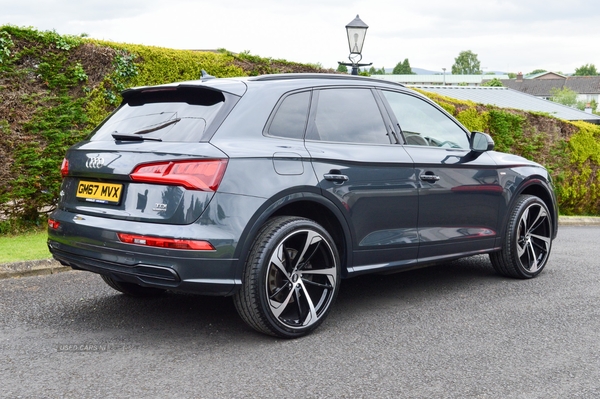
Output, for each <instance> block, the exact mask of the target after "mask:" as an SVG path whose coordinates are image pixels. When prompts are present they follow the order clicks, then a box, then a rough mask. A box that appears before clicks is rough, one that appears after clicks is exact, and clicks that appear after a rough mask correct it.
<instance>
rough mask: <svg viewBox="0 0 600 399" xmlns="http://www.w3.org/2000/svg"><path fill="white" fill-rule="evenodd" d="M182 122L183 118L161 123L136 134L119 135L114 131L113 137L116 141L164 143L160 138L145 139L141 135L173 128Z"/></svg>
mask: <svg viewBox="0 0 600 399" xmlns="http://www.w3.org/2000/svg"><path fill="white" fill-rule="evenodd" d="M180 120H181V118H175V119H171V120H168V121H166V122H163V123H159V124H158V125H155V126H152V127H149V128H146V129H142V130H138V131H137V132H134V133H119V132H117V131H114V132H113V134H112V137H113V139H115V140H123V141H144V140H152V141H162V140H161V139H159V138H155V137H143V136H141V135H142V134H146V133H151V132H155V131H157V130H160V129H163V128H165V127H167V126H171V125H173V124H175V123H177V122H179V121H180Z"/></svg>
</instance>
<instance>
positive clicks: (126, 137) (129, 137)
mask: <svg viewBox="0 0 600 399" xmlns="http://www.w3.org/2000/svg"><path fill="white" fill-rule="evenodd" d="M112 137H113V139H115V140H118V141H144V140H149V141H162V139H159V138H158V137H144V136H139V135H137V134H128V133H117V132H115V133H113V134H112Z"/></svg>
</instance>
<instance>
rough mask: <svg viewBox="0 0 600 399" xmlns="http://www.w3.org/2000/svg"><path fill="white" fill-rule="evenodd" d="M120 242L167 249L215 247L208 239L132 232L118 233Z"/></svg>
mask: <svg viewBox="0 0 600 399" xmlns="http://www.w3.org/2000/svg"><path fill="white" fill-rule="evenodd" d="M117 236H118V237H119V240H121V242H124V243H126V244H135V245H145V246H149V247H160V248H169V249H187V250H196V251H214V250H215V247H213V245H212V244H211V243H210V242H208V241H201V240H179V239H176V238H162V237H150V236H140V235H134V234H125V233H118V234H117Z"/></svg>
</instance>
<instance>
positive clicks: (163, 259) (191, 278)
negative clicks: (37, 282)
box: [48, 210, 241, 296]
mask: <svg viewBox="0 0 600 399" xmlns="http://www.w3.org/2000/svg"><path fill="white" fill-rule="evenodd" d="M51 217H52V219H54V220H56V221H58V222H59V227H58V228H56V229H49V230H48V248H49V250H50V252H51V253H52V256H53V257H54V258H55V259H56V260H58V261H59V262H60V263H62V264H63V265H67V266H70V267H72V268H74V269H79V270H87V271H90V272H93V273H98V274H104V275H108V276H111V277H112V278H113V279H115V280H117V281H122V282H131V283H135V284H139V285H141V286H144V287H157V288H165V289H169V290H172V291H182V292H190V293H196V294H204V295H220V296H225V295H231V294H233V293H234V292H235V290H236V289H237V288H239V287H240V286H241V281H240V277H239V276H236V267H237V266H238V264H239V262H238V260H237V259H235V258H233V257H232V256H231V255H232V254H233V253H234V250H235V245H236V243H237V239H236V235H235V234H232V233H231V232H228V231H226V230H225V229H222V228H218V227H216V226H214V225H213V226H203V225H198V224H191V225H185V226H170V225H157V224H152V223H140V222H131V221H123V220H115V219H106V218H100V217H96V216H90V215H76V214H73V213H70V212H65V211H60V210H59V211H55V212H54V213H53V214H52V216H51ZM118 232H126V233H132V234H142V235H147V236H157V237H160V236H163V237H178V238H186V239H187V238H194V239H203V240H209V241H210V242H211V243H212V244H213V245H214V246H215V248H216V250H214V251H200V250H178V249H167V248H158V247H150V246H143V245H134V244H126V243H123V242H121V241H120V240H119V238H118V237H117V233H118Z"/></svg>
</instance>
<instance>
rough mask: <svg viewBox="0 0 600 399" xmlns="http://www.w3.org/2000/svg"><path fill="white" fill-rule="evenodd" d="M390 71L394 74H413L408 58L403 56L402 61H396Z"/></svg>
mask: <svg viewBox="0 0 600 399" xmlns="http://www.w3.org/2000/svg"><path fill="white" fill-rule="evenodd" d="M392 73H393V74H394V75H415V73H414V72H413V71H412V68H411V67H410V63H409V62H408V58H405V59H404V61H402V62H399V63H397V64H396V66H395V67H394V70H393V71H392Z"/></svg>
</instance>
